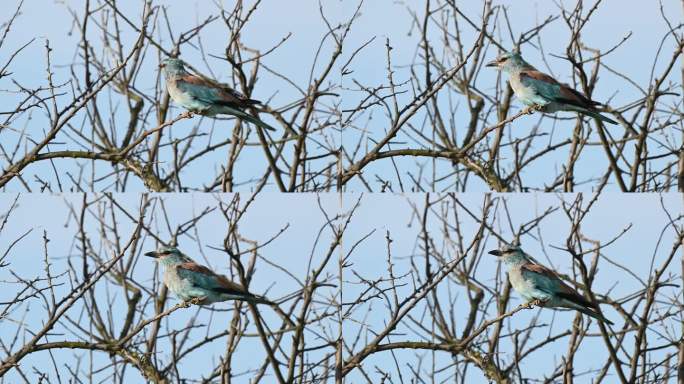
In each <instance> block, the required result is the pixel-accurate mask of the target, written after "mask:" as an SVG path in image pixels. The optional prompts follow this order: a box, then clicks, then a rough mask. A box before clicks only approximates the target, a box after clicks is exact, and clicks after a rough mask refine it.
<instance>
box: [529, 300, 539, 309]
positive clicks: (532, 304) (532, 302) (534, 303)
mask: <svg viewBox="0 0 684 384" xmlns="http://www.w3.org/2000/svg"><path fill="white" fill-rule="evenodd" d="M541 303H542V301H541V300H539V299H534V300H530V301H528V302H527V309H532V308H534V307H540V306H541Z"/></svg>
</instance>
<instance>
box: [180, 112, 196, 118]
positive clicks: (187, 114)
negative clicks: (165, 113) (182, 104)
mask: <svg viewBox="0 0 684 384" xmlns="http://www.w3.org/2000/svg"><path fill="white" fill-rule="evenodd" d="M195 113H196V112H195V111H185V112H183V113H181V114H180V116H179V117H181V118H183V119H190V118H192V117H193V116H195Z"/></svg>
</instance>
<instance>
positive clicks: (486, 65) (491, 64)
mask: <svg viewBox="0 0 684 384" xmlns="http://www.w3.org/2000/svg"><path fill="white" fill-rule="evenodd" d="M498 66H499V62H498V61H496V60H492V61H490V62H489V63H487V64H485V67H498Z"/></svg>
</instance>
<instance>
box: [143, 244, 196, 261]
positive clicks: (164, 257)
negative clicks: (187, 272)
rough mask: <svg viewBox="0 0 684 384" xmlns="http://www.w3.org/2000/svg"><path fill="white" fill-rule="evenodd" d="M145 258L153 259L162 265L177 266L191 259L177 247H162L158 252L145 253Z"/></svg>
mask: <svg viewBox="0 0 684 384" xmlns="http://www.w3.org/2000/svg"><path fill="white" fill-rule="evenodd" d="M145 256H148V257H153V258H155V259H157V261H158V262H159V263H161V264H175V263H182V262H185V261H187V260H186V259H188V260H189V257H187V256H185V255H184V254H183V253H182V252H181V251H179V250H178V248H176V247H171V246H161V247H159V249H157V250H156V251H151V252H147V253H145Z"/></svg>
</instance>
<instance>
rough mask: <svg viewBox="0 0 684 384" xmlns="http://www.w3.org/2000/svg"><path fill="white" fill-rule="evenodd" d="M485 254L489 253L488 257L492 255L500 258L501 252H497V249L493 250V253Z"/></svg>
mask: <svg viewBox="0 0 684 384" xmlns="http://www.w3.org/2000/svg"><path fill="white" fill-rule="evenodd" d="M487 253H489V254H490V255H494V256H501V255H502V253H501V251H499V250H497V249H495V250H493V251H489V252H487Z"/></svg>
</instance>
